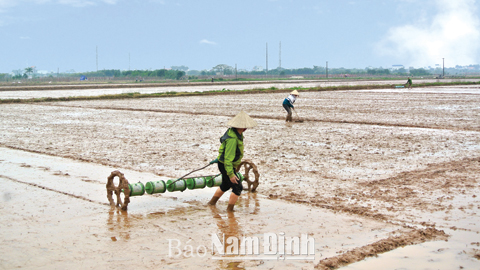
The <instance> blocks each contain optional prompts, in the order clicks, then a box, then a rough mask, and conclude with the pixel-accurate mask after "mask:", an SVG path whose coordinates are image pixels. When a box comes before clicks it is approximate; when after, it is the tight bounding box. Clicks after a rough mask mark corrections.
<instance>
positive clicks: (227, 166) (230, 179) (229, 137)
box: [208, 111, 257, 212]
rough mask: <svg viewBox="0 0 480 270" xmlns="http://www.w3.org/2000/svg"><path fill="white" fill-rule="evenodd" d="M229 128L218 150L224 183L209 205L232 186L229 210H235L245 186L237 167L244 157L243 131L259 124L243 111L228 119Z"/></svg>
mask: <svg viewBox="0 0 480 270" xmlns="http://www.w3.org/2000/svg"><path fill="white" fill-rule="evenodd" d="M227 125H228V126H229V129H228V130H227V131H226V132H225V134H224V135H223V136H222V137H221V138H220V143H221V145H220V149H219V150H218V153H219V154H218V157H217V161H218V169H219V170H220V172H221V173H222V184H221V185H220V186H219V187H218V189H217V190H216V191H215V194H214V195H213V197H212V199H211V200H210V201H209V202H208V204H209V205H215V204H216V203H217V201H218V199H220V197H222V195H223V193H225V192H226V191H227V190H229V189H230V188H232V193H231V194H230V199H229V201H228V207H227V211H229V212H231V211H233V207H234V206H235V203H236V202H237V200H238V198H239V197H240V194H241V193H242V190H243V186H242V183H241V181H240V180H239V178H238V177H237V175H236V174H237V167H238V166H239V165H240V163H241V162H242V158H243V132H245V130H247V128H252V127H255V126H257V122H255V120H253V119H252V118H251V117H250V116H248V115H247V114H246V113H245V112H244V111H241V112H240V113H239V114H237V115H236V116H235V117H234V118H232V119H231V120H230V121H228V123H227Z"/></svg>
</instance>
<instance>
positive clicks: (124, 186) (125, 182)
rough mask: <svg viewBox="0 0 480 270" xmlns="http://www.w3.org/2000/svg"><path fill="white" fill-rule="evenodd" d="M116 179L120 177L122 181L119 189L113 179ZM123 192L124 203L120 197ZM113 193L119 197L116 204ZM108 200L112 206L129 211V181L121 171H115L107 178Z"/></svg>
mask: <svg viewBox="0 0 480 270" xmlns="http://www.w3.org/2000/svg"><path fill="white" fill-rule="evenodd" d="M115 177H118V178H119V181H120V182H119V184H118V186H117V187H116V186H115V184H114V183H113V179H115ZM122 190H123V194H124V199H123V201H122V198H121V196H120V194H121V193H122ZM113 193H115V195H117V202H116V203H115V200H114V199H113ZM107 198H108V201H109V202H110V206H115V207H120V209H122V210H127V206H128V203H129V202H130V188H129V187H128V180H127V179H126V178H125V176H124V175H123V173H121V172H120V171H113V172H112V173H111V174H110V176H109V177H108V178H107Z"/></svg>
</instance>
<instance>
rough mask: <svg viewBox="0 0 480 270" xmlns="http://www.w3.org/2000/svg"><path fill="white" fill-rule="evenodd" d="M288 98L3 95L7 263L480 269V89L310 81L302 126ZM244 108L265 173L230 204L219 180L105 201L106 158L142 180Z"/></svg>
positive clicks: (165, 173) (176, 171)
mask: <svg viewBox="0 0 480 270" xmlns="http://www.w3.org/2000/svg"><path fill="white" fill-rule="evenodd" d="M414 83H415V82H414ZM245 88H246V87H244V88H243V89H245ZM145 89H148V90H154V89H153V88H152V89H149V88H145ZM126 90H127V89H122V91H126ZM128 90H129V91H128V92H137V90H136V89H135V90H133V91H132V89H128ZM210 90H212V89H210ZM70 91H71V92H72V93H68V96H74V95H75V96H80V95H83V94H84V93H86V92H84V91H87V90H70ZM95 91H98V89H96V90H95ZM168 91H172V90H168ZM175 91H177V92H180V91H184V90H175ZM193 91H204V90H201V89H200V90H193ZM37 92H38V93H37ZM54 92H58V93H59V94H61V93H62V92H63V90H62V91H60V90H57V91H54ZM0 93H2V94H4V92H0ZM11 93H13V92H9V94H11ZM25 93H26V95H29V97H26V98H31V97H37V96H41V95H44V94H45V92H43V91H26V92H25ZM63 94H64V93H63ZM96 94H98V92H96ZM96 94H95V95H96ZM285 97H286V93H269V94H230V95H208V96H191V97H168V98H148V99H147V98H146V99H131V100H95V101H71V102H51V103H48V102H42V103H35V104H3V105H0V129H1V132H0V183H1V184H2V187H3V188H2V189H1V191H0V201H1V202H2V203H1V204H0V214H1V215H0V216H1V217H0V226H1V227H2V228H3V229H2V230H0V239H1V242H2V245H1V247H0V252H1V253H2V254H4V255H3V256H2V257H1V258H0V267H1V268H5V269H11V268H27V269H32V268H35V269H52V268H72V267H73V268H82V269H98V268H105V269H118V268H120V267H131V266H135V268H139V269H254V268H255V269H257V268H258V269H334V268H341V269H478V268H479V267H480V216H479V215H477V213H478V212H479V209H480V199H479V197H478V196H479V195H478V194H479V190H480V189H479V181H480V179H479V177H478V175H479V173H480V117H479V115H480V87H478V86H448V87H445V86H444V87H430V88H413V89H410V90H408V89H403V88H399V89H391V88H386V89H375V90H356V91H327V92H307V91H305V92H300V97H299V99H298V100H297V102H296V103H295V105H296V111H297V113H298V116H297V115H295V114H294V118H295V117H297V119H299V118H300V119H301V120H303V122H293V123H286V122H285V112H284V109H283V107H282V106H281V103H282V101H283V99H284V98H285ZM2 98H5V97H2ZM17 98H18V97H17ZM240 110H244V111H245V112H247V113H248V114H249V115H250V116H251V117H253V118H254V119H255V120H256V121H257V122H258V124H259V125H258V126H257V127H255V128H252V129H248V130H247V131H246V132H245V133H244V136H245V139H244V143H245V159H248V160H250V161H251V162H253V163H254V164H255V165H256V166H257V168H258V172H259V173H260V179H259V181H260V185H259V186H258V188H257V191H256V192H255V193H249V192H248V191H246V190H245V191H244V192H243V193H242V196H241V197H240V200H239V202H237V205H236V207H235V210H236V211H235V212H233V213H229V212H227V211H226V208H227V203H228V202H227V200H228V196H223V197H222V198H221V199H220V201H219V203H218V204H217V206H216V207H209V206H207V205H206V203H207V202H208V200H209V199H210V198H211V196H212V195H213V193H214V191H215V187H214V188H209V187H205V188H203V189H195V190H189V189H187V190H185V191H184V192H168V191H167V192H165V193H162V194H153V195H149V194H145V195H143V196H135V197H130V203H129V205H128V210H127V211H122V210H120V209H118V208H111V207H110V205H109V203H108V199H107V191H106V187H105V184H106V182H107V177H108V176H109V175H110V173H111V172H112V171H114V170H119V171H121V172H122V173H124V175H125V177H126V178H127V179H128V181H129V182H130V183H132V184H133V183H137V182H142V183H144V184H145V183H146V182H148V181H159V180H167V179H177V178H179V177H180V176H183V175H185V174H187V173H188V172H190V171H192V170H195V169H198V168H201V167H203V166H205V165H207V164H208V163H209V162H210V161H211V160H213V159H215V158H216V156H217V152H218V147H219V138H220V137H221V136H222V135H223V133H224V132H225V130H226V123H227V122H228V120H229V119H231V118H232V117H233V116H234V115H236V114H237V113H238V112H240ZM215 174H218V169H217V167H216V166H209V167H207V168H205V169H204V170H201V171H199V172H196V173H194V174H192V175H215ZM228 193H229V192H227V194H226V195H228ZM220 244H223V245H220Z"/></svg>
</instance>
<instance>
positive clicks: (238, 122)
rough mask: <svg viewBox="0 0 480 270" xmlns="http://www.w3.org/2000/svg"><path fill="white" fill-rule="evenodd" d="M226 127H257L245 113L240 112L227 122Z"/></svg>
mask: <svg viewBox="0 0 480 270" xmlns="http://www.w3.org/2000/svg"><path fill="white" fill-rule="evenodd" d="M227 125H228V126H229V127H234V128H252V127H256V126H257V122H255V120H253V119H252V118H251V117H250V116H248V114H247V113H245V112H244V111H241V112H240V113H239V114H237V115H236V116H235V117H233V118H232V119H230V121H228V123H227Z"/></svg>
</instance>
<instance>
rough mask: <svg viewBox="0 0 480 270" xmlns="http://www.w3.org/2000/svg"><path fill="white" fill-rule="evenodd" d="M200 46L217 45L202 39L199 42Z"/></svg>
mask: <svg viewBox="0 0 480 270" xmlns="http://www.w3.org/2000/svg"><path fill="white" fill-rule="evenodd" d="M200 44H210V45H217V43H216V42H213V41H210V40H207V39H202V40H200Z"/></svg>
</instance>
